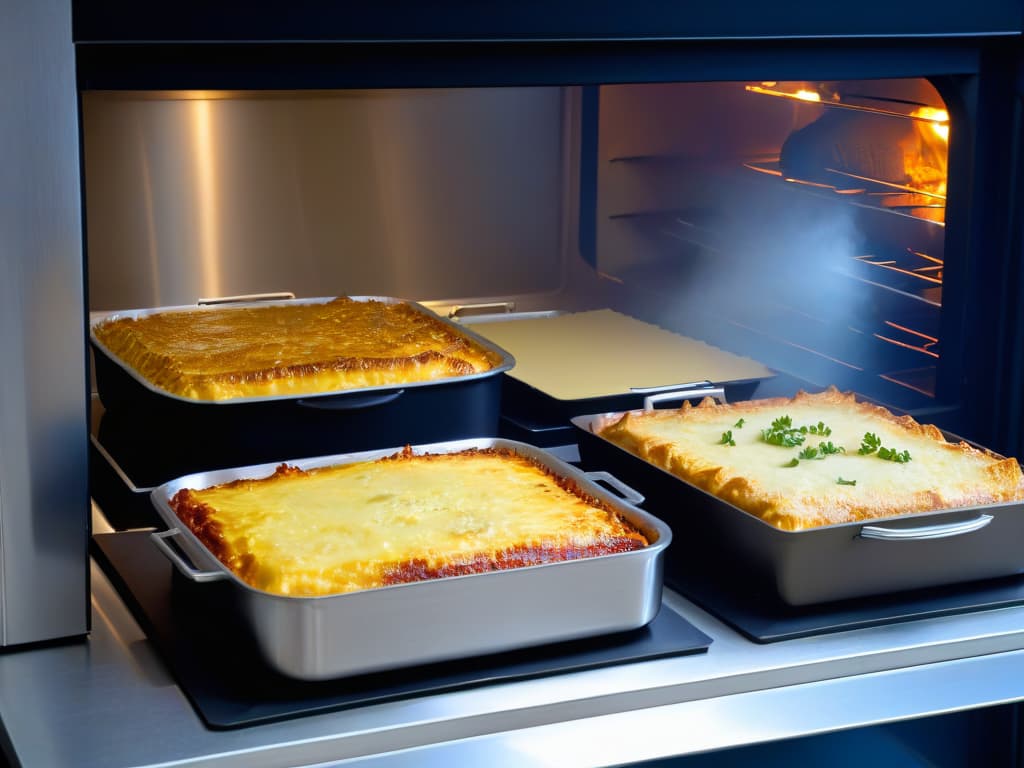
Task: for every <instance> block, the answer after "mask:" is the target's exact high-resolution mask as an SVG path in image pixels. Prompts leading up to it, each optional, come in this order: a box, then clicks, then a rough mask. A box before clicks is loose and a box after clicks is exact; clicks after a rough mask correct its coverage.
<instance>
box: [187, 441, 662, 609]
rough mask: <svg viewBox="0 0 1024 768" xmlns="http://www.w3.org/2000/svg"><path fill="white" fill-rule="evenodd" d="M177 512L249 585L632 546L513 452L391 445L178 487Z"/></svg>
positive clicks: (361, 584) (301, 591) (381, 580)
mask: <svg viewBox="0 0 1024 768" xmlns="http://www.w3.org/2000/svg"><path fill="white" fill-rule="evenodd" d="M172 506H173V507H174V508H175V511H176V513H177V514H178V516H179V517H180V518H181V519H182V520H183V522H185V523H186V524H187V525H189V527H190V528H191V529H192V530H193V532H195V533H196V535H197V536H198V537H199V539H200V540H201V541H203V543H204V544H206V546H207V547H208V548H209V549H210V550H211V551H212V552H213V553H214V554H215V555H217V556H218V557H219V558H220V559H221V561H222V562H224V563H225V564H226V565H227V566H228V567H229V568H231V569H232V570H233V571H234V572H235V573H236V574H238V575H239V577H240V578H242V579H243V580H244V581H246V582H247V583H249V584H250V585H252V586H254V587H256V588H258V589H263V590H266V591H269V592H275V593H279V594H286V595H323V594H332V593H339V592H350V591H353V590H357V589H366V588H371V587H379V586H383V585H386V584H390V583H399V582H403V581H415V580H420V579H422V578H431V577H436V576H445V575H458V574H460V573H472V572H479V571H486V570H495V569H500V568H506V567H514V566H518V565H529V564H534V563H541V562H548V561H553V560H566V559H573V558H575V557H580V556H588V555H596V554H606V553H610V552H615V551H624V550H628V549H635V548H638V547H641V546H644V545H645V544H646V541H645V540H644V538H643V537H642V536H641V535H640V534H639V533H638V532H637V531H636V530H634V529H633V528H632V527H631V526H630V525H629V524H628V523H625V522H624V521H623V520H622V519H621V518H619V517H618V515H617V514H616V513H615V512H614V511H613V510H611V509H610V508H608V507H606V506H605V505H604V504H602V503H601V502H599V501H598V500H596V499H591V498H588V497H586V496H585V495H583V494H581V493H578V492H576V491H575V490H574V488H571V487H564V484H563V483H560V482H559V481H558V480H557V479H556V478H555V477H554V476H552V475H551V474H550V473H548V472H547V471H546V470H545V469H544V468H543V467H541V466H539V465H537V464H535V463H533V462H531V461H529V460H528V459H525V458H523V457H520V456H518V455H516V454H513V453H509V452H501V451H466V452H462V453H454V454H435V455H426V456H424V455H418V456H414V455H412V454H411V452H406V453H403V454H398V455H397V456H396V457H390V458H388V459H383V460H379V461H375V462H359V463H354V464H344V465H338V466H332V467H326V468H322V469H313V470H309V471H306V472H304V471H301V470H298V469H295V468H293V467H287V466H282V467H279V468H278V471H277V472H275V474H274V475H273V476H271V477H269V478H264V479H258V480H240V481H235V482H232V483H227V484H224V485H220V486H214V487H212V488H206V489H202V490H184V491H181V492H179V493H178V494H176V495H175V497H174V499H173V500H172Z"/></svg>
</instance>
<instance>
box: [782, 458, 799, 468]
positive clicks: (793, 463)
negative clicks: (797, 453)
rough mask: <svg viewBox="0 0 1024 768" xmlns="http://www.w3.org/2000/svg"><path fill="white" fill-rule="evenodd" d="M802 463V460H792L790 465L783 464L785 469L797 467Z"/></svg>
mask: <svg viewBox="0 0 1024 768" xmlns="http://www.w3.org/2000/svg"><path fill="white" fill-rule="evenodd" d="M799 463H800V459H790V460H789V463H788V464H783V465H782V466H784V467H795V466H796V465H797V464H799Z"/></svg>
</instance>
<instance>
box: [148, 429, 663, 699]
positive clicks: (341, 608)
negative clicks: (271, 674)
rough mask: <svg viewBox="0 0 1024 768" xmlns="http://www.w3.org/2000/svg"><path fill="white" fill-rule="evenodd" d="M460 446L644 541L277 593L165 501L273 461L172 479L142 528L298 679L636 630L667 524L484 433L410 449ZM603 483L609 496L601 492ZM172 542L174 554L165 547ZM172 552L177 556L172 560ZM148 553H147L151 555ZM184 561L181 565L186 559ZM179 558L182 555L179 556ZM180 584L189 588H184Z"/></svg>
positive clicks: (657, 577) (157, 493)
mask: <svg viewBox="0 0 1024 768" xmlns="http://www.w3.org/2000/svg"><path fill="white" fill-rule="evenodd" d="M469 448H503V449H508V450H512V451H514V452H516V453H518V454H520V455H522V456H525V457H528V458H530V459H533V460H535V461H537V462H538V463H540V464H542V465H543V466H545V467H547V468H548V469H549V470H550V471H552V472H553V473H555V474H556V475H558V476H560V477H562V478H565V479H567V480H570V481H571V482H573V483H575V484H576V485H578V487H579V488H581V489H582V490H583V491H584V492H586V493H588V494H591V495H592V496H594V497H596V498H599V499H601V500H602V501H604V502H606V503H608V504H609V505H611V507H612V508H613V509H615V510H616V511H617V512H618V513H619V514H621V515H622V516H623V518H625V519H627V520H629V521H630V522H632V523H633V524H634V525H636V526H637V527H638V528H639V529H640V530H641V531H642V532H643V533H644V534H645V535H646V536H647V538H648V540H649V541H650V542H651V543H650V545H649V546H647V547H645V548H643V549H638V550H634V551H631V552H622V553H616V554H611V555H603V556H599V557H593V558H585V559H580V560H569V561H565V562H557V563H546V564H543V565H536V566H527V567H523V568H515V569H510V570H505V571H493V572H489V573H481V574H472V575H465V576H453V577H450V578H443V579H434V580H430V581H421V582H413V583H409V584H400V585H396V586H388V587H382V588H379V589H370V590H363V591H360V592H350V593H345V594H340V595H331V596H323V597H288V596H281V595H276V594H271V593H268V592H263V591H261V590H258V589H254V588H253V587H251V586H249V585H248V584H246V583H244V582H243V581H241V580H240V579H238V578H237V577H236V576H235V575H234V574H233V573H232V572H231V571H230V570H229V569H228V568H226V567H225V566H224V565H223V564H222V563H221V562H220V561H219V560H217V559H216V557H214V556H213V554H212V553H211V552H210V551H209V550H208V549H207V548H206V547H205V546H204V545H203V544H202V543H201V542H200V541H199V539H198V538H196V537H195V536H194V535H193V534H192V532H191V531H190V530H188V529H187V528H186V527H185V526H183V525H181V523H180V521H179V520H178V518H177V517H176V516H175V514H174V511H173V510H172V508H171V506H170V504H169V500H170V499H171V498H172V497H173V496H174V494H175V493H176V492H177V491H178V490H180V489H182V488H188V487H193V488H195V487H208V486H210V485H215V484H218V483H224V482H229V481H232V480H237V479H241V478H256V477H265V476H267V475H270V474H271V473H272V472H273V471H274V468H275V465H273V464H263V465H256V466H249V467H241V468H237V469H230V470H221V471H216V472H200V473H196V474H192V475H187V476H184V477H181V478H178V479H175V480H173V481H171V482H169V483H165V484H164V485H161V486H160V487H158V488H156V489H154V490H153V492H152V494H151V499H152V502H153V505H154V506H155V508H156V510H157V513H158V514H159V515H160V517H161V519H162V520H163V522H164V523H165V524H166V525H167V526H168V530H166V531H161V532H156V533H153V534H152V539H153V541H154V543H155V544H156V545H157V546H158V548H159V549H160V550H161V551H162V552H163V553H164V554H165V555H166V556H167V557H168V558H169V559H170V560H171V562H172V563H173V564H174V565H175V567H176V568H177V569H178V571H180V573H181V574H182V575H183V576H184V577H185V578H186V579H188V580H190V581H192V582H197V584H198V585H202V584H203V583H205V582H213V581H217V582H226V585H227V586H228V587H229V589H228V590H226V592H227V593H228V594H229V597H228V602H229V605H228V606H226V609H227V610H226V612H225V615H235V616H238V617H239V618H240V620H241V622H242V624H243V626H245V627H247V629H248V632H249V634H250V635H251V637H252V638H253V640H254V641H255V644H256V646H257V647H258V648H259V651H260V652H261V654H262V655H263V657H264V658H265V659H266V661H267V663H268V664H269V665H270V666H271V667H273V668H274V669H276V670H277V671H279V672H280V673H281V674H283V675H286V676H288V677H293V678H299V679H304V680H320V679H327V678H335V677H342V676H348V675H357V674H363V673H368V672H375V671H381V670H385V669H394V668H398V667H405V666H411V665H418V664H427V663H431V662H438V661H444V660H450V659H455V658H462V657H468V656H476V655H481V654H488V653H498V652H502V651H508V650H512V649H518V648H524V647H528V646H533V645H540V644H545V643H552V642H559V641H566V640H574V639H578V638H583V637H590V636H594V635H600V634H605V633H612V632H619V631H625V630H631V629H636V628H639V627H642V626H644V625H646V624H647V623H648V622H650V621H651V620H652V619H653V618H654V617H655V615H657V612H658V610H659V608H660V606H661V591H662V556H663V553H664V551H665V548H666V547H667V546H668V544H669V542H670V541H671V538H672V534H671V531H670V530H669V528H668V526H666V525H665V524H664V523H663V522H661V521H660V520H658V519H657V518H655V517H653V516H652V515H650V514H649V513H647V512H645V511H643V510H641V509H639V508H638V507H637V506H636V504H638V503H640V502H641V501H642V500H643V497H642V496H640V495H639V494H638V493H636V492H635V491H633V490H632V489H630V488H628V487H627V486H625V485H623V484H622V483H621V482H619V481H618V480H616V479H615V478H614V477H613V476H611V475H608V474H607V473H605V472H590V473H584V472H582V471H580V470H578V469H576V468H575V467H573V466H571V465H569V464H566V463H564V462H562V461H561V460H559V459H557V458H555V457H554V456H552V455H550V454H548V453H547V452H545V451H543V450H541V449H539V448H536V447H534V446H531V445H527V444H525V443H518V442H515V441H510V440H504V439H501V438H486V439H473V440H458V441H447V442H442V443H434V444H428V445H420V446H414V447H413V450H414V451H415V452H416V453H449V452H455V451H461V450H465V449H469ZM397 450H399V449H396V448H391V449H385V450H374V451H362V452H359V453H350V454H345V455H335V456H326V457H319V458H316V459H307V460H298V461H294V462H289V463H291V464H293V465H295V466H298V467H301V468H303V469H310V468H312V467H319V466H327V465H332V464H342V463H351V462H357V461H370V460H374V459H377V458H380V457H382V456H387V455H390V454H392V453H395V452H396V451H397ZM602 481H603V482H605V483H607V484H608V485H610V486H611V487H613V488H616V489H617V490H618V492H619V493H621V494H622V495H621V497H620V496H619V495H617V494H615V493H612V492H610V491H609V490H607V489H606V488H604V487H602V486H601V485H600V484H599V482H602ZM171 541H173V542H174V543H175V544H177V545H178V547H179V548H180V550H181V552H180V553H179V551H178V550H177V549H175V548H174V547H172V546H171V545H170V542H171ZM182 553H183V554H184V557H183V556H182ZM154 554H155V553H154ZM186 558H187V561H186ZM188 561H190V562H188ZM187 586H189V587H196V588H199V587H198V586H197V585H192V584H188V585H187Z"/></svg>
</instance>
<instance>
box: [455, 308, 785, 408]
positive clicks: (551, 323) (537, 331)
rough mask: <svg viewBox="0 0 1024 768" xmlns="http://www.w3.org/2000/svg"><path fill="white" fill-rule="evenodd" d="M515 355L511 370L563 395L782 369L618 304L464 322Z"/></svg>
mask: <svg viewBox="0 0 1024 768" xmlns="http://www.w3.org/2000/svg"><path fill="white" fill-rule="evenodd" d="M461 324H462V325H464V326H469V327H471V328H473V329H474V330H475V331H476V333H477V334H478V335H480V336H483V337H484V338H486V339H489V340H490V341H491V342H493V343H494V344H496V345H498V346H499V347H500V348H501V349H504V350H507V351H508V353H509V354H510V355H512V356H513V357H514V358H515V361H516V365H515V368H513V369H512V370H510V371H508V372H507V375H508V376H510V377H512V378H514V379H517V380H519V381H522V382H523V383H525V384H528V385H530V386H531V387H534V388H535V389H538V390H540V391H541V392H543V393H544V394H547V395H550V396H551V397H554V398H556V399H558V400H583V399H588V398H595V397H607V396H609V395H618V394H624V393H629V392H631V391H633V390H636V389H648V388H661V387H676V386H680V385H682V384H686V383H689V382H694V381H704V380H708V381H712V382H714V383H716V384H721V383H725V382H734V381H750V380H757V379H765V378H770V377H771V376H773V375H774V372H773V371H772V370H771V369H769V368H767V367H765V366H764V365H762V364H761V363H758V362H757V361H755V360H752V359H750V358H748V357H742V356H740V355H735V354H733V353H731V352H727V351H725V350H723V349H719V348H717V347H713V346H711V345H710V344H705V343H704V342H702V341H698V340H697V339H692V338H689V337H687V336H681V335H679V334H677V333H673V332H671V331H668V330H665V329H664V328H660V327H658V326H656V325H652V324H651V323H646V322H643V321H642V320H638V319H636V318H634V317H630V316H628V315H624V314H622V313H620V312H616V311H614V310H611V309H597V310H590V311H586V312H571V313H565V314H558V315H553V316H546V317H533V316H529V317H515V316H512V319H509V320H505V321H494V320H490V319H489V320H488V321H487V322H479V321H476V322H475V321H474V319H473V318H469V319H467V320H465V321H463V322H462V323H461Z"/></svg>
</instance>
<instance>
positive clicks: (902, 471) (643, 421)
mask: <svg viewBox="0 0 1024 768" xmlns="http://www.w3.org/2000/svg"><path fill="white" fill-rule="evenodd" d="M783 416H789V417H790V418H791V419H792V423H793V426H794V427H799V426H801V425H803V426H808V427H809V426H811V425H817V424H818V423H819V422H822V423H824V424H825V425H826V426H827V427H828V428H830V429H831V434H829V435H827V436H819V435H813V434H808V435H806V437H805V441H804V443H803V444H802V445H800V446H796V447H781V446H777V445H773V444H771V443H768V442H766V441H765V440H764V439H763V437H762V434H761V431H762V430H763V429H766V428H770V427H771V424H772V422H773V421H774V420H775V419H777V418H779V417H783ZM741 418H742V419H743V426H742V427H738V426H736V425H737V422H738V421H739V420H740V419H741ZM597 431H598V432H599V434H601V436H602V437H604V438H606V439H608V440H610V441H611V442H613V443H616V444H618V445H620V446H622V447H623V448H625V449H626V450H628V451H630V452H632V453H635V454H637V455H638V456H640V457H642V458H644V459H646V460H647V461H650V462H651V463H653V464H655V465H657V466H659V467H661V468H663V469H666V470H668V471H670V472H672V473H673V474H675V475H677V476H679V477H681V478H683V479H684V480H687V481H688V482H691V483H693V484H694V485H696V486H698V487H700V488H703V489H704V490H706V491H708V492H710V493H713V494H714V495H716V496H718V497H720V498H722V499H724V500H726V501H728V502H730V503H732V504H735V505H736V506H738V507H740V508H741V509H745V510H746V511H748V512H751V513H753V514H756V515H758V516H759V517H761V518H763V519H764V520H765V521H766V522H769V523H771V524H773V525H775V526H777V527H779V528H782V529H785V530H799V529H802V528H807V527H812V526H818V525H826V524H832V523H842V522H849V521H853V520H862V519H867V518H876V517H883V516H891V515H897V514H904V513H911V512H923V511H929V510H936V509H948V508H955V507H960V506H970V505H977V504H986V503H994V502H1000V501H1010V500H1016V499H1021V498H1024V478H1022V475H1021V470H1020V467H1019V466H1018V463H1017V461H1016V460H1015V459H1003V458H1001V457H997V456H994V455H992V454H990V453H987V452H984V451H981V450H977V449H975V448H973V447H971V446H969V445H967V444H964V443H959V444H953V443H948V442H946V441H945V439H944V438H943V437H942V434H941V433H940V432H939V430H937V429H936V428H935V427H933V426H929V425H920V424H918V423H917V422H915V421H914V420H913V419H912V418H910V417H909V416H904V417H896V416H894V415H893V414H892V413H890V412H889V411H887V410H885V409H884V408H880V407H877V406H872V405H868V404H865V403H857V402H856V401H855V399H854V397H853V395H852V394H845V395H844V394H840V393H839V392H837V391H836V390H834V389H830V390H828V391H826V392H823V393H820V394H818V395H809V394H806V393H800V394H798V395H797V396H796V397H795V398H793V399H792V400H788V399H781V398H780V399H773V400H762V401H756V400H755V401H750V402H746V403H736V404H733V405H725V406H723V405H719V404H716V403H714V402H713V401H710V400H708V401H706V402H705V403H702V404H701V405H700V406H698V407H696V408H691V407H689V404H687V405H685V406H684V407H683V408H682V409H680V410H677V411H650V412H646V413H639V412H632V413H629V414H626V415H625V416H624V417H623V418H621V419H620V420H618V421H616V422H615V423H612V424H608V425H600V426H599V427H598V428H597ZM729 431H731V433H732V438H733V441H734V442H735V443H736V444H735V446H732V445H727V444H724V443H723V442H722V438H723V434H724V433H725V432H729ZM866 432H873V433H874V434H876V435H877V436H878V437H879V438H880V439H881V445H882V446H883V447H885V448H890V449H893V450H895V451H898V452H899V451H904V450H906V451H909V453H910V456H911V460H910V461H909V462H906V463H897V462H894V461H887V460H884V459H881V458H879V456H878V455H877V453H872V454H867V455H862V454H860V453H859V449H860V446H861V441H862V439H863V437H864V435H865V433H866ZM824 442H832V443H833V445H834V446H836V447H837V448H841V449H842V452H841V453H837V454H832V455H827V456H825V457H824V458H820V459H799V463H798V464H797V465H796V466H787V464H789V463H790V462H791V460H792V459H794V458H797V457H798V456H799V454H800V452H801V450H803V449H804V448H807V447H814V448H817V447H818V446H819V444H820V443H824ZM840 478H842V479H843V480H844V481H848V482H853V481H855V482H856V485H846V484H840V483H839V479H840Z"/></svg>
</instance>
